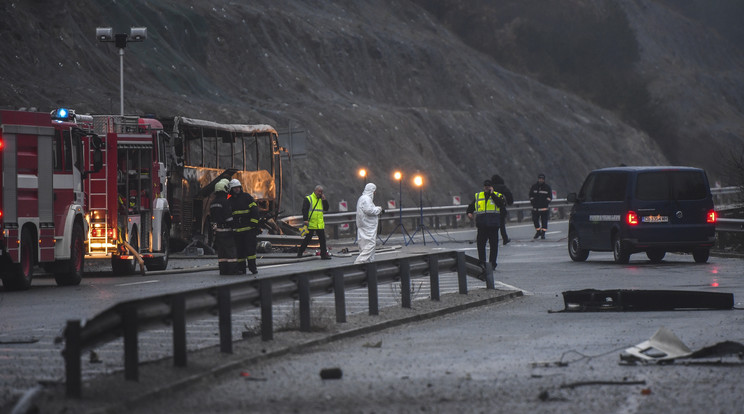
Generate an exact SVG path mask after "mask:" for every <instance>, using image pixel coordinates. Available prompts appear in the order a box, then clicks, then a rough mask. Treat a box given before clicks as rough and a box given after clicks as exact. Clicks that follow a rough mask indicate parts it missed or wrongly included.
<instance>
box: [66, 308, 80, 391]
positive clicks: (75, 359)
mask: <svg viewBox="0 0 744 414" xmlns="http://www.w3.org/2000/svg"><path fill="white" fill-rule="evenodd" d="M62 353H63V355H64V357H65V373H66V379H65V385H66V388H67V396H68V397H73V398H80V396H81V387H82V379H81V372H80V354H81V350H80V320H79V319H78V320H70V321H67V327H66V328H65V349H64V351H63V352H62Z"/></svg>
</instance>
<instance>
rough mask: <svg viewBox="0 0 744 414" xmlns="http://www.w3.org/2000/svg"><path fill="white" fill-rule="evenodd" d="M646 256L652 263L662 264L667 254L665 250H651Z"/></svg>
mask: <svg viewBox="0 0 744 414" xmlns="http://www.w3.org/2000/svg"><path fill="white" fill-rule="evenodd" d="M646 256H647V257H648V260H650V261H651V263H661V261H662V260H664V256H666V252H665V251H663V250H649V251H647V252H646Z"/></svg>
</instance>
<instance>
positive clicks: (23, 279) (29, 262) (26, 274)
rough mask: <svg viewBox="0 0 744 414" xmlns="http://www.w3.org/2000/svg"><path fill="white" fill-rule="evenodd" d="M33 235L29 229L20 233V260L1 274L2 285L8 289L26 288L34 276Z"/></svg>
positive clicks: (29, 285)
mask: <svg viewBox="0 0 744 414" xmlns="http://www.w3.org/2000/svg"><path fill="white" fill-rule="evenodd" d="M34 247H35V246H34V237H32V235H31V231H30V230H28V229H24V230H23V232H22V233H21V246H20V248H21V250H20V253H21V261H20V263H16V264H13V266H12V270H11V271H10V272H9V273H8V274H6V275H4V276H3V286H5V289H8V290H26V289H28V288H30V287H31V280H32V279H33V278H34Z"/></svg>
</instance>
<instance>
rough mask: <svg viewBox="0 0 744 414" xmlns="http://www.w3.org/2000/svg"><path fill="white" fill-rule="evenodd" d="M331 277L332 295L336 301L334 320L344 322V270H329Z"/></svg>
mask: <svg viewBox="0 0 744 414" xmlns="http://www.w3.org/2000/svg"><path fill="white" fill-rule="evenodd" d="M331 277H333V296H334V298H335V301H336V322H338V323H343V322H346V295H345V292H344V272H343V271H342V270H341V269H333V270H332V271H331Z"/></svg>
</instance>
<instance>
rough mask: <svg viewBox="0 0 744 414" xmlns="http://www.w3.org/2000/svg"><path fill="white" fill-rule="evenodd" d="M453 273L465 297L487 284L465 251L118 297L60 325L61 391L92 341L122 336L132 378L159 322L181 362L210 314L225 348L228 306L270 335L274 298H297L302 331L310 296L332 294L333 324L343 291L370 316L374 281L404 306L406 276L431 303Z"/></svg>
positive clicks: (72, 384)
mask: <svg viewBox="0 0 744 414" xmlns="http://www.w3.org/2000/svg"><path fill="white" fill-rule="evenodd" d="M440 271H442V272H457V278H458V291H459V293H461V294H467V292H468V288H467V276H473V277H477V278H479V279H481V280H485V282H486V288H487V289H494V279H493V269H492V268H491V265H490V264H486V269H485V272H484V271H483V269H482V268H481V267H480V265H479V263H478V260H477V259H475V258H472V257H470V256H466V255H465V253H464V252H457V251H453V250H451V251H444V252H438V253H434V254H421V255H412V256H408V257H404V258H397V259H387V260H380V261H377V262H373V263H368V264H359V265H345V266H340V267H335V268H327V269H320V270H310V271H308V270H303V271H301V272H295V273H289V274H285V275H279V276H272V277H265V278H259V279H256V280H251V281H241V282H235V283H230V284H225V285H220V286H216V287H209V288H202V289H194V290H188V291H184V292H175V293H170V294H166V295H160V296H153V297H148V298H142V299H136V300H130V301H126V302H121V303H118V304H116V305H114V306H113V307H111V308H109V309H107V310H105V311H103V312H101V313H99V314H98V315H96V316H95V317H93V318H92V319H90V320H87V321H85V322H82V321H80V320H70V321H68V322H67V325H66V327H65V330H64V334H63V335H64V341H65V348H64V350H63V351H62V355H63V357H64V360H65V372H66V393H67V396H68V397H75V398H80V397H81V390H82V375H81V356H82V354H83V352H84V351H86V350H90V349H92V348H94V347H96V346H98V345H102V344H105V343H107V342H110V341H113V340H116V339H118V338H120V337H123V339H124V375H125V378H126V379H127V380H133V381H137V380H138V379H139V355H138V339H137V338H138V333H139V332H141V331H144V330H148V329H152V328H161V327H162V326H163V325H172V326H173V360H174V365H175V366H186V363H187V361H186V360H187V351H186V322H187V321H189V320H194V319H204V318H206V317H209V316H212V315H214V313H215V311H216V313H217V316H218V318H219V323H218V326H219V338H220V351H221V352H223V353H232V346H233V340H232V310H233V309H240V308H250V307H259V308H260V309H261V338H262V340H264V341H268V340H271V339H273V321H272V320H273V315H272V313H273V312H272V305H273V303H274V302H279V301H290V300H294V299H299V314H300V315H299V316H300V330H301V331H304V332H309V331H310V330H311V326H310V298H311V297H312V296H318V295H324V294H328V293H330V292H333V293H334V297H335V311H336V322H339V323H342V322H346V302H345V290H347V289H356V288H359V287H365V286H366V287H367V289H368V297H369V314H370V315H377V314H378V313H379V306H378V303H379V302H378V285H379V284H382V283H389V282H393V281H400V284H401V288H400V294H401V304H402V306H403V307H404V308H410V307H411V294H412V291H411V279H412V278H416V277H422V276H427V275H428V276H429V278H430V282H431V295H430V296H431V300H439V296H440V295H439V273H440Z"/></svg>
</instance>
